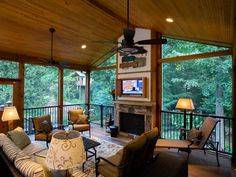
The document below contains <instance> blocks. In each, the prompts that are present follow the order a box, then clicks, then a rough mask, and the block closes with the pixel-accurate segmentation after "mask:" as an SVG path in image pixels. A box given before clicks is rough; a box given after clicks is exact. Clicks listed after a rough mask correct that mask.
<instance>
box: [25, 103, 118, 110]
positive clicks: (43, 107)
mask: <svg viewBox="0 0 236 177" xmlns="http://www.w3.org/2000/svg"><path fill="white" fill-rule="evenodd" d="M80 105H87V103H77V104H66V105H63V107H66V106H80ZM90 105H93V106H103V107H114V105H103V104H90ZM58 107H59V105H57V106H40V107H34V108H24V110H30V109H45V108H58Z"/></svg>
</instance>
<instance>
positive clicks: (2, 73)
mask: <svg viewBox="0 0 236 177" xmlns="http://www.w3.org/2000/svg"><path fill="white" fill-rule="evenodd" d="M0 77H2V78H14V79H17V78H18V63H17V62H12V61H3V60H0Z"/></svg>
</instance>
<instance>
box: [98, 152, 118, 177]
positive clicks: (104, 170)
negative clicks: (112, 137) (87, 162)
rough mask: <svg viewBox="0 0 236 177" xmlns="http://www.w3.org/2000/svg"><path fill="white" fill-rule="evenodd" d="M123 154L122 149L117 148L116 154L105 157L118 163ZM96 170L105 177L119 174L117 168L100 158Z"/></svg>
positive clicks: (113, 176) (115, 176)
mask: <svg viewBox="0 0 236 177" xmlns="http://www.w3.org/2000/svg"><path fill="white" fill-rule="evenodd" d="M122 156H123V149H121V150H119V151H118V152H117V153H116V154H114V155H113V156H110V157H107V158H106V159H107V160H109V161H110V162H112V163H114V164H116V165H119V164H120V163H121V160H122ZM98 171H99V173H101V174H102V175H103V176H105V177H117V176H118V174H119V170H118V168H116V167H114V166H112V165H110V164H109V163H107V162H105V161H104V160H101V162H100V163H99V165H98Z"/></svg>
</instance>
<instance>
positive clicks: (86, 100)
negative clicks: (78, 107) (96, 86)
mask: <svg viewBox="0 0 236 177" xmlns="http://www.w3.org/2000/svg"><path fill="white" fill-rule="evenodd" d="M85 103H86V104H87V106H88V110H89V107H90V71H89V70H87V71H86V97H85Z"/></svg>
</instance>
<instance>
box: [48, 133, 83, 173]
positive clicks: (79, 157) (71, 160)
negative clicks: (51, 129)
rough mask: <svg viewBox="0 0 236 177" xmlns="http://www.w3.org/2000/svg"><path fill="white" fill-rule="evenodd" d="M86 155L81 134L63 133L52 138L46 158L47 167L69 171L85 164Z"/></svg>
mask: <svg viewBox="0 0 236 177" xmlns="http://www.w3.org/2000/svg"><path fill="white" fill-rule="evenodd" d="M85 160H86V154H85V150H84V144H83V139H82V137H81V136H80V133H79V132H77V131H74V130H71V131H68V132H66V131H61V132H58V133H55V134H54V135H53V136H52V140H51V143H50V146H49V150H48V153H47V156H46V165H47V166H48V167H49V168H51V169H54V170H67V169H69V168H72V167H74V166H76V165H78V164H82V163H84V162H85Z"/></svg>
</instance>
